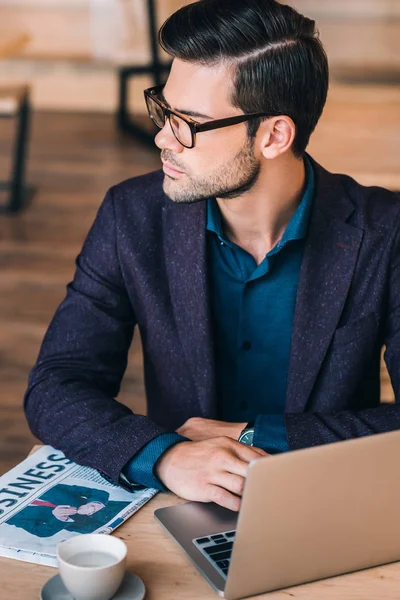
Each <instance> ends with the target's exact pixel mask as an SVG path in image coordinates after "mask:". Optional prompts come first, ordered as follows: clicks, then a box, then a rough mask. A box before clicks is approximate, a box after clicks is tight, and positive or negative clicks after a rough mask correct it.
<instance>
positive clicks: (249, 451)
mask: <svg viewBox="0 0 400 600" xmlns="http://www.w3.org/2000/svg"><path fill="white" fill-rule="evenodd" d="M233 450H234V452H235V454H236V456H238V457H239V458H240V459H241V460H244V461H246V462H248V463H249V462H251V461H252V460H254V459H256V458H260V457H262V456H268V455H267V454H266V453H265V454H264V452H263V450H261V451H260V448H254V447H253V446H247V445H246V444H241V443H240V442H236V443H235V445H234V446H233Z"/></svg>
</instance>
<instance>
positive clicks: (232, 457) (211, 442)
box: [155, 437, 268, 511]
mask: <svg viewBox="0 0 400 600" xmlns="http://www.w3.org/2000/svg"><path fill="white" fill-rule="evenodd" d="M262 456H268V455H267V453H266V452H264V450H261V449H260V448H254V447H253V446H246V445H245V444H241V443H240V442H237V441H234V440H232V439H230V438H228V437H217V438H213V439H208V440H202V441H199V442H179V443H177V444H175V445H174V446H171V448H169V449H168V450H167V451H166V452H164V454H162V455H161V458H160V459H159V460H158V462H157V463H156V465H155V474H156V476H157V477H158V478H159V479H160V480H161V481H162V483H163V484H164V485H165V486H166V487H167V488H168V489H169V490H171V492H174V494H177V495H178V496H181V498H185V499H186V500H196V501H198V502H215V503H216V504H219V505H220V506H224V507H225V508H229V509H230V510H234V511H238V510H239V508H240V497H241V496H242V493H243V488H244V482H245V479H246V473H247V468H248V465H249V463H250V462H251V461H252V460H254V459H256V458H261V457H262Z"/></svg>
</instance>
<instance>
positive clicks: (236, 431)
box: [232, 421, 247, 440]
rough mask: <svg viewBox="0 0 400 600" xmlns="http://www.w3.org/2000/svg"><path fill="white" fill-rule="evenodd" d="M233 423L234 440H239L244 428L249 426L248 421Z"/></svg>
mask: <svg viewBox="0 0 400 600" xmlns="http://www.w3.org/2000/svg"><path fill="white" fill-rule="evenodd" d="M233 425H234V428H233V429H232V432H233V435H232V437H233V439H234V440H238V439H239V437H240V434H241V433H242V431H243V429H244V428H245V427H246V426H247V421H245V422H244V423H234V424H233Z"/></svg>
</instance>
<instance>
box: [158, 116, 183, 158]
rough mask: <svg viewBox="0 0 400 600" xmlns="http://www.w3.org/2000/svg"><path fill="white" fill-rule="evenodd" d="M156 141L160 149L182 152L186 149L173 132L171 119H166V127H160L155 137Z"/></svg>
mask: <svg viewBox="0 0 400 600" xmlns="http://www.w3.org/2000/svg"><path fill="white" fill-rule="evenodd" d="M154 142H155V144H156V146H157V147H158V148H160V150H167V149H168V150H173V152H174V153H176V154H180V153H181V152H183V150H184V149H185V147H184V146H182V144H180V143H179V142H178V140H177V139H176V137H175V136H174V134H173V133H172V129H171V125H170V122H169V120H168V119H167V120H166V121H165V124H164V127H163V128H162V129H160V131H159V132H158V133H157V135H156V137H155V138H154Z"/></svg>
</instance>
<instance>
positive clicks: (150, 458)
mask: <svg viewBox="0 0 400 600" xmlns="http://www.w3.org/2000/svg"><path fill="white" fill-rule="evenodd" d="M189 441H190V440H189V439H188V438H185V437H183V436H182V435H179V434H178V433H162V434H161V435H158V436H157V437H155V438H153V439H152V440H151V441H150V442H148V443H147V444H146V445H145V446H143V448H142V449H141V450H139V452H137V453H136V454H135V456H134V457H133V458H132V459H131V460H130V461H129V462H128V463H127V464H126V465H125V467H124V468H123V470H122V475H123V476H125V477H126V478H127V480H128V482H129V483H130V484H140V485H144V486H145V487H149V488H155V489H156V490H161V491H163V492H167V491H168V490H167V488H166V487H165V486H164V485H163V484H162V482H161V481H160V480H159V479H158V477H156V475H154V467H155V465H156V462H157V461H158V459H159V458H160V457H161V455H162V454H164V452H166V451H167V450H168V448H170V447H171V446H174V445H175V444H177V443H179V442H189Z"/></svg>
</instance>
